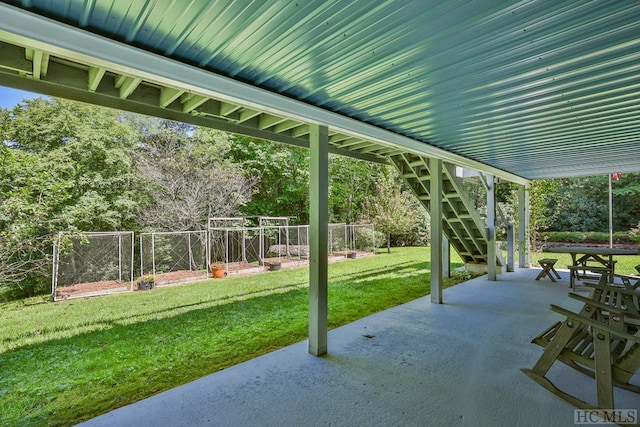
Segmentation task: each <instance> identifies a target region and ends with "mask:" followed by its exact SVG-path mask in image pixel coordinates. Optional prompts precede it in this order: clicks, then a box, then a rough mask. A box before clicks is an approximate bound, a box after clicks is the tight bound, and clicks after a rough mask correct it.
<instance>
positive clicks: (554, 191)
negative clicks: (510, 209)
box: [529, 179, 562, 251]
mask: <svg viewBox="0 0 640 427" xmlns="http://www.w3.org/2000/svg"><path fill="white" fill-rule="evenodd" d="M559 186H560V181H559V180H555V179H539V180H535V181H532V182H531V184H530V186H529V225H530V233H531V247H532V248H533V250H534V251H535V249H536V244H537V240H538V233H539V232H540V231H543V230H545V229H546V228H547V227H548V226H549V225H550V224H552V223H553V222H554V221H555V220H556V218H557V217H558V215H559V214H560V211H561V207H562V203H561V202H560V199H561V196H560V193H559V192H558V188H559Z"/></svg>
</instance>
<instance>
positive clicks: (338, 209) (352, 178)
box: [329, 155, 386, 224]
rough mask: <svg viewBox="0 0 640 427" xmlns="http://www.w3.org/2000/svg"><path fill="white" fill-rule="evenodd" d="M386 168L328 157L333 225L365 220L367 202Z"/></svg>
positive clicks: (335, 156)
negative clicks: (364, 208)
mask: <svg viewBox="0 0 640 427" xmlns="http://www.w3.org/2000/svg"><path fill="white" fill-rule="evenodd" d="M385 169H386V167H385V166H384V165H381V164H377V163H372V162H366V161H364V160H358V159H354V158H351V157H345V156H338V155H330V157H329V213H330V220H331V221H332V222H346V223H349V224H351V223H354V222H356V221H357V220H359V219H362V217H363V207H364V203H365V200H367V198H369V197H371V196H373V194H374V193H375V192H376V185H377V181H378V179H379V178H381V177H383V175H384V171H385Z"/></svg>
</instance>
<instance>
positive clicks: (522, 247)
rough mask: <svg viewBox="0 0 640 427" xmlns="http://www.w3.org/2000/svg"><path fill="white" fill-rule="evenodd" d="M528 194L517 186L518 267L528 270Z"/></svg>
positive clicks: (521, 187) (521, 186) (529, 264)
mask: <svg viewBox="0 0 640 427" xmlns="http://www.w3.org/2000/svg"><path fill="white" fill-rule="evenodd" d="M530 266H531V263H530V262H529V192H528V191H527V188H526V187H525V186H524V185H518V267H520V268H529V267H530Z"/></svg>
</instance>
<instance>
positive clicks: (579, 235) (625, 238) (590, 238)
mask: <svg viewBox="0 0 640 427" xmlns="http://www.w3.org/2000/svg"><path fill="white" fill-rule="evenodd" d="M540 238H541V239H542V240H544V241H546V242H564V243H599V244H608V243H609V233H604V232H601V231H584V232H581V231H548V232H543V233H540ZM613 241H614V243H618V244H622V243H632V242H633V238H632V235H631V233H630V232H626V231H618V232H615V233H613Z"/></svg>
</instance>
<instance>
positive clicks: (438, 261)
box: [429, 157, 443, 304]
mask: <svg viewBox="0 0 640 427" xmlns="http://www.w3.org/2000/svg"><path fill="white" fill-rule="evenodd" d="M429 171H430V174H431V177H430V187H429V192H430V194H429V196H430V203H429V207H430V209H429V210H430V214H431V303H433V304H442V237H443V234H442V160H439V159H435V158H433V157H431V158H429Z"/></svg>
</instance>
